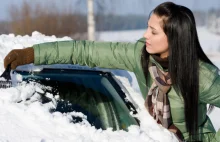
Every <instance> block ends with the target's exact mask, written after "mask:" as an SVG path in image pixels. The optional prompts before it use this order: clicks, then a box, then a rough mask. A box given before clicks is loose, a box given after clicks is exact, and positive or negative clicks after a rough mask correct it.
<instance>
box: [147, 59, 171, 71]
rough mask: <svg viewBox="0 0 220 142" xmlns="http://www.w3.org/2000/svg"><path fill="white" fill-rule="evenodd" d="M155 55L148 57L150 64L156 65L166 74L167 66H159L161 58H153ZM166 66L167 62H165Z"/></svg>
mask: <svg viewBox="0 0 220 142" xmlns="http://www.w3.org/2000/svg"><path fill="white" fill-rule="evenodd" d="M155 56H156V55H150V56H149V57H150V62H152V63H154V64H156V66H157V67H158V68H159V69H160V70H162V71H164V72H168V66H167V65H166V66H165V67H162V65H163V64H162V63H161V64H160V63H159V62H161V60H160V59H161V58H160V57H158V58H157V57H155ZM167 64H168V61H167Z"/></svg>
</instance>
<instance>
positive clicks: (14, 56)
mask: <svg viewBox="0 0 220 142" xmlns="http://www.w3.org/2000/svg"><path fill="white" fill-rule="evenodd" d="M33 62H34V49H33V48H32V47H28V48H25V49H14V50H12V51H11V52H9V53H8V55H7V56H6V57H5V59H4V67H5V68H6V67H7V66H8V65H9V64H11V69H15V68H16V67H17V66H19V65H24V64H30V63H33Z"/></svg>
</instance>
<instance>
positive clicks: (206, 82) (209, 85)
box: [199, 62, 220, 107]
mask: <svg viewBox="0 0 220 142" xmlns="http://www.w3.org/2000/svg"><path fill="white" fill-rule="evenodd" d="M199 79H200V84H199V85H200V95H199V99H200V101H201V102H203V103H206V104H211V105H214V106H216V107H220V75H219V69H218V68H217V67H214V66H213V65H210V64H208V63H204V62H202V63H201V65H200V78H199Z"/></svg>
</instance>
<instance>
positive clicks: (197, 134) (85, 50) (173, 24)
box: [4, 2, 220, 141]
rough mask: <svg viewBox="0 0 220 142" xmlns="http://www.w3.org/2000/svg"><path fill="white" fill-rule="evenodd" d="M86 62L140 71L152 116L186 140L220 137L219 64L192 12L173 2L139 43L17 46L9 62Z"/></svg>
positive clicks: (13, 64) (160, 8) (154, 14)
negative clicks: (217, 115)
mask: <svg viewBox="0 0 220 142" xmlns="http://www.w3.org/2000/svg"><path fill="white" fill-rule="evenodd" d="M28 63H34V64H36V65H39V64H56V63H59V64H60V63H63V64H69V63H71V64H80V65H88V66H90V67H96V66H97V67H102V68H114V69H125V70H129V71H132V72H134V73H135V75H136V77H137V80H138V83H139V86H140V89H141V92H142V95H143V97H144V98H145V99H146V101H145V106H146V108H147V110H148V111H149V113H150V114H151V115H152V117H154V118H155V120H156V121H157V122H158V123H160V124H161V125H162V126H164V127H165V128H167V129H169V130H170V131H171V132H173V133H174V134H175V135H176V136H177V137H178V139H179V140H180V141H183V140H189V141H199V140H201V141H220V131H218V132H217V133H216V132H215V129H214V127H213V126H212V123H211V121H210V119H209V117H208V116H207V115H206V112H207V109H206V104H211V105H214V106H217V107H220V77H219V75H218V68H217V67H215V66H214V65H213V64H212V63H211V61H210V60H209V59H208V58H207V56H206V55H205V54H204V52H203V50H202V48H201V46H200V44H199V40H198V36H197V31H196V24H195V20H194V16H193V14H192V12H191V11H190V10H189V9H188V8H186V7H184V6H180V5H176V4H174V3H172V2H165V3H162V4H160V5H158V6H157V7H156V8H155V9H154V10H153V11H152V14H151V15H150V19H149V21H148V27H147V31H146V33H145V34H144V38H141V39H140V40H138V41H137V42H136V43H119V42H117V43H112V42H93V41H61V42H51V43H43V44H38V45H34V46H33V47H29V48H26V49H17V50H12V51H11V52H10V53H9V54H8V55H7V56H6V57H5V59H4V66H5V67H7V66H8V65H11V68H12V69H15V68H16V67H17V66H18V65H23V64H28Z"/></svg>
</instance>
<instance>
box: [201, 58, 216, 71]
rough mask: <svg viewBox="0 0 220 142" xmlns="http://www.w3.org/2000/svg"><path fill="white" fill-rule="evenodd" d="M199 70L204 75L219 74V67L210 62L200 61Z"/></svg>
mask: <svg viewBox="0 0 220 142" xmlns="http://www.w3.org/2000/svg"><path fill="white" fill-rule="evenodd" d="M199 72H200V74H203V75H213V74H214V75H219V69H218V67H216V66H215V65H212V64H210V63H207V62H204V61H201V60H200V61H199Z"/></svg>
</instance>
